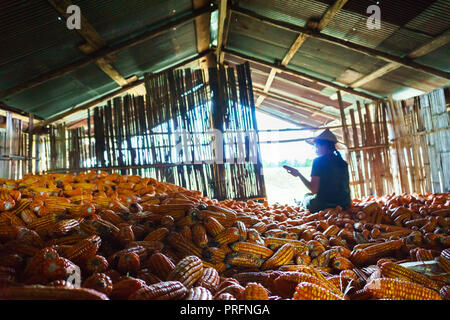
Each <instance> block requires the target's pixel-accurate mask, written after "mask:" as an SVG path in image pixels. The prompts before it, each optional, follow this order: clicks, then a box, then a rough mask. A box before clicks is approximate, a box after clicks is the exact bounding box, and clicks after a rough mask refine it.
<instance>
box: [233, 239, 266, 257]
mask: <svg viewBox="0 0 450 320" xmlns="http://www.w3.org/2000/svg"><path fill="white" fill-rule="evenodd" d="M230 247H231V249H232V250H233V251H236V252H244V253H252V254H256V255H260V256H261V257H263V258H268V257H270V256H272V255H273V251H272V250H270V249H269V248H266V247H264V246H263V245H260V244H257V243H251V242H235V243H233V244H231V245H230Z"/></svg>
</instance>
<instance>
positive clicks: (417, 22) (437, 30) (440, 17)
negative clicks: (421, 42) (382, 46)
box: [405, 0, 450, 36]
mask: <svg viewBox="0 0 450 320" xmlns="http://www.w3.org/2000/svg"><path fill="white" fill-rule="evenodd" d="M449 17H450V1H448V0H438V1H436V2H435V3H433V4H432V5H431V6H430V7H428V8H427V9H426V10H425V11H423V12H422V13H421V14H419V15H418V16H417V17H415V18H414V19H412V20H411V21H409V22H408V23H407V24H406V25H405V27H407V28H410V29H415V30H417V31H420V32H425V33H427V34H429V35H432V36H438V35H440V34H441V33H443V32H445V31H446V30H448V29H449V28H450V19H449Z"/></svg>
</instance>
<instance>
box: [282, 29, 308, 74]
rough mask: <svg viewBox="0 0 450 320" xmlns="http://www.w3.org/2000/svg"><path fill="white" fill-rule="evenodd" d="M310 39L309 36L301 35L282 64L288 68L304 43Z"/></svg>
mask: <svg viewBox="0 0 450 320" xmlns="http://www.w3.org/2000/svg"><path fill="white" fill-rule="evenodd" d="M306 39H308V36H307V35H306V34H304V33H300V35H299V36H298V37H297V39H295V41H294V43H293V44H292V45H291V47H290V48H289V51H288V52H287V53H286V55H285V56H284V58H283V60H282V61H281V64H282V65H283V66H287V65H288V63H289V62H290V61H291V60H292V58H293V57H294V55H295V54H296V53H297V51H298V50H299V49H300V47H301V46H302V45H303V43H304V42H305V41H306Z"/></svg>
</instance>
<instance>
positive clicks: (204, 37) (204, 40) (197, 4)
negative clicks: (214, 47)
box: [192, 0, 212, 69]
mask: <svg viewBox="0 0 450 320" xmlns="http://www.w3.org/2000/svg"><path fill="white" fill-rule="evenodd" d="M208 4H209V0H192V6H193V8H194V10H197V9H200V8H203V7H206V6H207V5H208ZM210 21H211V14H204V15H201V16H199V17H197V18H195V20H194V22H195V34H196V41H197V52H198V53H200V52H204V51H205V50H208V49H209V47H210V43H211V32H210ZM210 60H211V59H210V57H209V56H206V57H205V58H204V59H200V60H199V61H198V63H199V66H200V68H202V69H207V68H208V67H210V66H211V64H212V62H211V61H210Z"/></svg>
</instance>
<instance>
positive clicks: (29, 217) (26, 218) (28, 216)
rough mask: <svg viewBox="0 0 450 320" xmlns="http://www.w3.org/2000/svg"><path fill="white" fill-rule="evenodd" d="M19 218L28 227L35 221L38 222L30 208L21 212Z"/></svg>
mask: <svg viewBox="0 0 450 320" xmlns="http://www.w3.org/2000/svg"><path fill="white" fill-rule="evenodd" d="M17 216H18V217H19V218H20V219H22V221H23V222H24V223H25V224H26V225H27V226H28V225H30V224H31V223H32V222H33V221H35V220H37V219H38V217H37V216H36V215H35V214H34V213H33V211H31V209H30V208H25V209H23V210H22V211H20V212H19V213H18V214H17Z"/></svg>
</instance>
